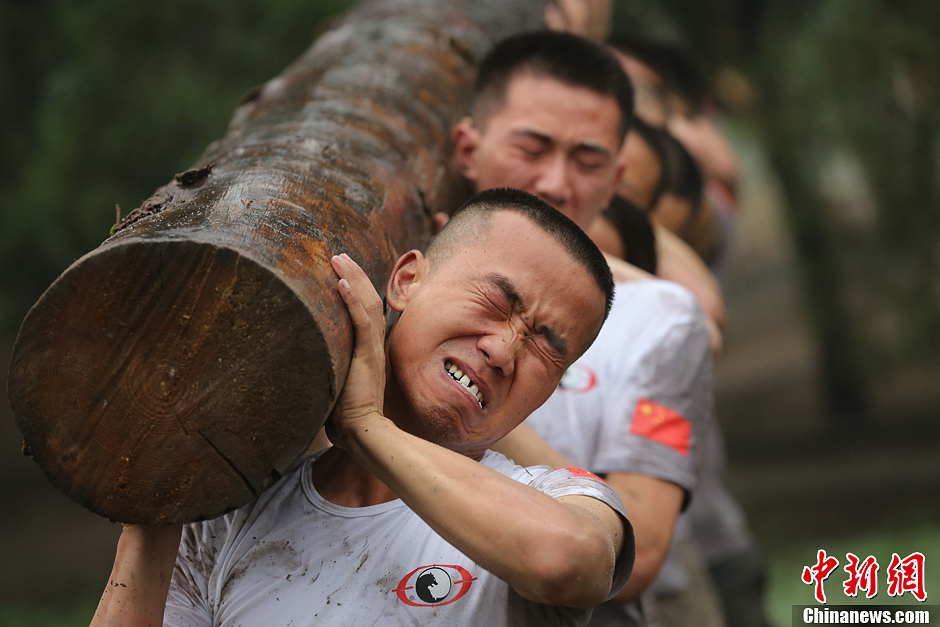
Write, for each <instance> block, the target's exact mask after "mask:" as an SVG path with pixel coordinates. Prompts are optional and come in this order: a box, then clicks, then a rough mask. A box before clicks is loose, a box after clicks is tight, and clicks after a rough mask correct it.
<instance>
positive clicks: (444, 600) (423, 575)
mask: <svg viewBox="0 0 940 627" xmlns="http://www.w3.org/2000/svg"><path fill="white" fill-rule="evenodd" d="M475 580H476V577H474V576H472V575H471V574H470V572H469V571H468V570H467V569H466V568H464V567H463V566H458V565H457V564H428V565H426V566H418V567H417V568H415V569H414V570H413V571H411V572H410V573H408V574H407V575H405V576H404V577H402V578H401V581H399V582H398V587H397V588H395V593H396V594H398V599H399V600H400V601H401V602H402V603H406V604H408V605H412V606H414V607H438V606H440V605H448V604H450V603H453V602H454V601H456V600H457V599H459V598H460V597H462V596H463V595H465V594H467V591H468V590H470V586H471V585H472V584H473V582H474V581H475Z"/></svg>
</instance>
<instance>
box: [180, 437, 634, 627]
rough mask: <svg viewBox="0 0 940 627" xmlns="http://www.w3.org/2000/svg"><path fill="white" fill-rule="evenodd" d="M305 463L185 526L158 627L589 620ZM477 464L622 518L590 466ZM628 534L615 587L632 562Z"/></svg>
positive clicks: (491, 457) (400, 508)
mask: <svg viewBox="0 0 940 627" xmlns="http://www.w3.org/2000/svg"><path fill="white" fill-rule="evenodd" d="M312 463H313V460H311V461H308V462H306V463H304V464H303V465H302V466H300V467H299V468H298V469H297V470H295V471H294V472H293V473H292V474H290V475H288V476H286V477H284V478H283V479H282V480H281V481H280V482H279V483H278V484H276V485H275V486H273V487H272V488H271V489H269V490H268V491H266V492H265V493H264V494H262V495H261V496H260V497H259V498H258V499H257V500H256V501H255V502H253V503H251V504H249V505H247V506H245V507H242V508H241V509H238V510H236V511H234V512H232V513H229V514H226V515H225V516H222V517H220V518H216V519H214V520H210V521H206V522H200V523H193V524H190V525H187V526H186V527H185V528H184V531H183V539H182V543H181V545H180V554H179V556H178V558H177V563H176V568H175V569H174V572H173V579H172V582H171V584H170V594H169V598H168V600H167V609H166V613H165V616H164V624H166V625H180V626H183V625H185V626H189V625H220V626H221V625H225V626H229V625H231V626H232V627H235V626H237V625H244V626H245V627H249V626H255V625H259V626H267V625H271V626H278V627H281V626H292V627H302V626H305V625H343V626H344V627H353V626H358V625H400V624H404V625H487V626H499V625H507V626H508V625H533V626H536V625H538V626H541V625H585V624H587V621H588V619H589V617H590V610H581V609H575V608H566V607H556V606H548V605H542V604H539V603H532V602H530V601H526V600H525V599H523V598H522V597H520V596H519V595H518V594H516V593H515V592H514V591H513V590H512V589H511V588H510V587H509V586H508V585H507V584H506V583H505V582H504V581H502V580H501V579H499V578H497V577H496V576H495V575H493V574H491V573H489V572H488V571H486V570H484V569H483V568H481V567H480V566H478V565H477V564H475V563H474V562H473V561H472V560H471V559H469V558H468V557H466V556H465V555H463V554H462V553H461V552H460V551H458V550H457V549H455V548H454V547H453V546H451V545H450V544H449V543H448V542H447V541H446V540H444V539H443V538H441V537H440V536H439V535H438V534H437V533H436V532H435V531H434V530H432V529H431V528H430V527H429V526H428V525H427V524H426V523H425V522H424V521H423V520H422V519H421V518H419V517H418V516H417V514H415V513H414V512H413V511H412V510H411V509H409V508H408V507H407V506H406V505H405V503H404V502H403V501H401V500H394V501H390V502H387V503H381V504H379V505H372V506H368V507H342V506H339V505H336V504H333V503H331V502H329V501H327V500H325V499H324V498H323V497H321V496H320V495H319V494H318V493H317V491H316V489H315V488H314V486H313V483H312V480H311V465H312ZM481 463H482V464H484V465H486V466H488V467H489V468H492V469H493V470H496V471H497V472H500V473H501V474H503V475H505V476H507V477H510V478H512V479H515V480H517V481H520V482H522V483H525V484H528V485H530V486H532V487H533V488H535V489H537V490H539V491H541V492H544V493H545V494H548V495H549V496H551V497H553V498H558V497H561V496H567V495H586V496H591V497H594V498H597V499H599V500H601V501H603V502H605V503H607V504H608V505H610V506H611V507H612V508H613V509H615V510H616V511H617V512H618V513H620V514H621V516H623V515H624V514H623V506H622V505H621V504H620V500H619V499H618V498H617V495H616V494H615V493H614V492H613V491H612V490H611V489H610V488H609V487H608V486H607V485H606V484H605V483H603V482H602V481H599V480H597V479H596V478H592V477H591V476H589V475H588V473H583V474H582V473H579V472H578V471H577V470H576V469H575V471H574V472H572V471H570V470H568V469H555V470H550V469H548V468H547V467H545V466H533V467H530V468H523V467H521V466H518V465H516V464H514V463H513V462H511V461H510V460H508V459H506V458H505V457H503V456H502V455H500V454H499V453H495V452H493V451H488V452H487V453H486V455H484V457H483V459H482V460H481ZM582 472H583V471H582ZM506 517H507V520H508V519H511V517H512V512H506ZM627 530H628V533H627V534H626V537H625V540H624V549H623V551H622V552H621V554H620V557H619V559H618V560H617V566H616V571H615V575H614V585H613V588H612V591H611V592H612V594H614V593H616V592H617V591H619V590H620V588H622V587H623V584H624V583H625V581H626V578H627V576H629V572H630V570H631V568H632V565H633V542H632V532H630V529H629V524H628V525H627Z"/></svg>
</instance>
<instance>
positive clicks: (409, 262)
mask: <svg viewBox="0 0 940 627" xmlns="http://www.w3.org/2000/svg"><path fill="white" fill-rule="evenodd" d="M332 265H333V268H334V270H335V271H336V274H337V275H338V276H339V281H338V285H337V289H338V291H339V293H340V294H341V296H342V298H343V300H344V302H345V303H346V306H347V308H348V310H349V313H350V317H351V319H352V321H353V325H354V328H355V334H356V341H355V353H354V357H353V361H352V364H351V366H350V370H349V374H348V377H347V379H346V384H345V387H344V388H343V391H342V393H341V395H340V398H339V400H338V402H337V405H336V407H335V409H334V411H333V414H332V416H331V418H330V421H329V423H328V430H329V433H330V436H331V439H332V441H333V442H334V446H333V447H332V448H330V449H329V450H328V451H326V452H325V453H323V454H321V455H319V456H317V457H316V458H314V459H312V460H310V461H308V462H306V463H304V464H303V465H301V466H300V467H299V468H298V469H297V470H296V471H295V472H293V473H292V474H290V475H288V476H286V477H284V478H283V479H282V480H281V481H280V482H278V483H277V484H275V486H273V487H272V488H271V489H269V490H268V491H267V492H265V493H264V494H262V495H261V496H260V497H259V498H258V499H257V500H256V501H254V502H253V503H251V504H249V505H246V506H245V507H243V508H241V509H238V510H236V511H235V512H232V513H229V514H226V515H225V516H222V517H220V518H217V519H214V520H210V521H206V522H201V523H194V524H191V525H187V526H186V527H185V528H184V529H183V530H182V541H180V537H181V530H180V528H179V527H165V528H153V527H141V526H126V527H125V529H124V531H123V532H122V534H121V538H120V540H119V542H118V548H117V555H116V558H115V563H114V568H113V570H112V573H111V577H110V579H109V582H108V584H107V586H106V588H105V591H104V594H103V595H102V598H101V601H100V603H99V607H98V610H97V612H96V614H95V618H94V620H93V623H92V624H93V625H96V626H101V625H145V624H146V625H151V624H159V623H160V621H161V620H163V621H165V623H166V624H171V625H209V624H226V625H228V624H245V625H263V624H277V625H288V624H290V625H308V624H310V625H312V624H349V625H359V624H400V623H406V622H407V623H416V624H455V625H462V624H463V625H471V624H472V625H510V624H512V625H562V624H564V625H582V624H585V623H586V622H587V620H588V617H589V616H590V609H589V608H591V607H592V606H594V605H596V604H598V603H600V602H602V601H603V600H604V599H606V598H608V597H610V596H611V595H612V594H615V593H616V592H617V591H618V590H619V588H620V587H621V586H622V585H623V582H624V581H625V579H626V577H627V576H628V575H629V571H630V568H631V566H632V563H633V540H632V531H631V529H630V525H629V523H627V521H626V519H625V517H624V514H623V510H622V509H621V505H620V503H619V500H618V498H617V496H616V494H615V493H614V492H613V491H612V490H611V489H610V488H609V487H608V486H607V485H605V484H604V483H603V482H601V481H599V480H597V479H596V478H595V477H593V476H592V475H590V473H587V472H585V471H581V470H578V469H574V468H568V469H556V470H549V469H547V468H544V467H540V468H529V469H526V468H522V467H519V466H516V465H515V464H513V463H511V462H510V461H509V460H507V459H506V458H505V457H503V456H502V455H500V454H498V453H494V452H492V451H489V450H488V447H489V446H490V445H491V444H492V443H493V442H495V441H497V440H498V439H500V438H501V437H502V436H504V435H505V434H506V433H507V432H509V431H510V430H512V429H513V428H514V427H516V426H517V425H518V424H519V423H520V422H521V421H522V420H523V419H524V418H525V417H526V416H527V415H528V414H529V413H530V412H531V411H532V410H533V409H534V408H535V407H537V406H538V405H539V404H540V403H542V402H543V401H544V400H545V399H546V398H547V397H548V396H549V395H550V394H551V392H552V391H553V390H554V389H555V387H556V385H557V384H558V382H559V380H560V379H561V376H562V374H563V373H564V371H565V369H566V368H567V367H568V366H569V365H571V363H573V362H574V360H575V359H577V357H578V356H579V355H580V354H581V353H582V352H583V351H584V350H585V349H586V348H587V347H588V346H589V345H590V343H591V342H592V340H593V339H594V337H595V336H596V335H597V333H598V331H599V329H600V327H601V324H602V323H603V320H604V319H605V317H606V314H607V311H608V310H609V308H610V302H611V298H612V290H613V284H612V279H611V276H610V272H609V269H608V267H607V265H606V263H605V262H604V258H603V257H602V255H601V253H600V252H599V251H598V250H597V249H596V247H595V246H594V245H593V243H591V241H590V240H589V239H588V238H587V237H586V236H585V235H584V233H583V232H581V231H580V230H579V229H578V228H577V227H576V226H575V225H574V224H573V223H572V222H571V221H570V220H568V219H567V218H565V217H564V216H561V215H560V214H558V213H557V212H556V211H555V210H554V209H552V208H551V207H549V206H548V205H546V204H545V203H543V202H541V201H539V200H538V199H536V198H534V197H532V196H529V195H528V194H524V193H522V192H517V191H514V190H492V191H489V192H485V193H483V194H480V195H478V196H477V197H475V198H474V199H472V200H471V201H470V202H469V203H468V204H467V206H466V207H465V208H464V209H463V211H461V212H459V213H458V214H457V215H456V216H455V217H454V218H453V219H452V220H451V221H450V223H449V224H448V225H447V227H446V228H445V229H444V230H443V231H442V232H441V234H440V235H439V236H438V237H437V239H436V240H435V242H434V243H433V244H432V246H431V247H430V248H429V249H428V251H427V253H426V254H425V255H423V254H421V253H420V252H418V251H415V250H412V251H410V252H408V253H406V254H404V255H403V256H402V257H401V258H400V259H399V260H398V262H397V263H396V265H395V267H394V269H393V270H392V273H391V278H390V280H389V282H388V286H387V288H386V290H385V297H386V298H385V300H386V304H387V306H388V308H390V310H391V311H392V312H393V315H394V316H396V317H397V321H396V322H395V323H394V325H393V326H392V327H391V330H390V331H389V333H388V337H387V338H386V337H385V328H386V325H385V320H384V317H383V312H382V301H381V299H380V298H379V296H378V294H377V293H376V292H375V289H374V288H373V286H372V284H371V283H370V282H369V280H368V278H367V277H366V275H365V274H364V273H363V272H362V270H361V269H360V268H359V267H358V266H357V265H356V264H355V263H354V262H353V261H352V260H351V259H350V258H348V257H346V256H345V255H340V256H337V257H334V258H333V259H332ZM174 563H175V568H174ZM168 591H169V593H168ZM164 610H165V613H164Z"/></svg>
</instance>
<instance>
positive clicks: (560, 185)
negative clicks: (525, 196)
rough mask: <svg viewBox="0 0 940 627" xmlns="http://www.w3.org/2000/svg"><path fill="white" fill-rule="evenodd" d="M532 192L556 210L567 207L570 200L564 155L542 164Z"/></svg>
mask: <svg viewBox="0 0 940 627" xmlns="http://www.w3.org/2000/svg"><path fill="white" fill-rule="evenodd" d="M532 192H533V193H534V194H535V195H536V196H538V197H539V198H541V199H542V200H544V201H545V202H547V203H548V204H550V205H552V206H554V207H555V208H556V209H562V208H564V207H566V206H567V205H568V202H569V201H570V200H571V186H570V185H569V181H568V167H567V162H566V160H565V155H563V154H558V155H557V156H555V157H554V158H552V159H550V160H546V161H545V162H544V166H543V168H542V170H541V171H540V172H539V176H538V178H537V179H536V181H535V184H534V186H533V189H532Z"/></svg>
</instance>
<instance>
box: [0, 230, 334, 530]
mask: <svg viewBox="0 0 940 627" xmlns="http://www.w3.org/2000/svg"><path fill="white" fill-rule="evenodd" d="M141 279H144V280H141ZM328 355H329V352H328V350H327V347H326V343H325V341H324V338H323V333H322V330H321V329H319V328H318V325H317V324H316V323H315V322H314V320H313V319H312V316H311V314H310V312H309V311H308V310H307V308H306V307H305V306H304V304H303V303H301V302H300V300H299V299H298V297H297V296H296V295H295V294H294V292H293V291H292V290H291V289H289V288H288V287H287V286H286V285H285V284H284V283H283V282H282V281H281V280H280V279H279V278H278V277H277V276H276V275H275V274H274V273H273V272H272V271H271V270H268V269H265V268H264V267H262V266H261V265H259V264H256V263H254V262H253V261H251V260H249V259H247V258H246V257H244V256H241V255H240V254H239V253H237V252H236V251H234V250H231V249H229V248H223V247H218V246H214V245H211V244H206V243H199V242H193V241H148V240H131V241H121V242H117V243H116V244H114V245H111V246H109V247H107V248H106V249H104V250H101V249H99V250H98V251H95V254H90V255H87V256H85V257H84V258H82V259H80V260H79V261H77V262H76V263H75V264H74V265H73V266H72V267H71V268H69V270H68V271H66V272H65V273H64V274H63V275H62V276H61V277H59V279H58V280H57V281H56V282H55V283H53V285H52V286H50V288H49V289H48V290H47V291H46V293H45V294H44V295H43V296H42V298H41V299H40V300H39V301H38V302H37V303H36V305H34V307H33V309H32V310H31V311H30V312H29V314H28V315H27V317H26V319H25V320H24V322H23V325H22V327H21V329H20V333H19V336H18V338H17V342H16V346H15V348H14V355H13V360H12V363H11V369H10V379H9V380H10V385H9V389H10V403H11V406H12V408H13V412H14V416H15V418H16V421H17V423H18V425H19V427H20V430H21V432H22V434H23V437H24V440H25V442H24V445H25V446H28V448H29V449H30V451H31V453H32V455H33V457H34V458H35V460H36V461H37V463H39V465H40V466H41V467H42V468H43V470H44V471H45V472H46V474H47V475H48V476H49V479H50V480H51V481H52V483H53V484H55V485H56V486H57V487H58V488H59V489H61V490H63V491H64V492H65V493H66V494H68V495H69V496H71V497H72V498H73V499H75V500H76V501H78V502H79V503H81V504H82V505H84V506H86V507H88V508H89V509H91V510H92V511H94V512H97V513H99V514H101V515H103V516H106V517H108V518H110V519H112V520H118V521H122V522H131V523H149V524H167V523H178V522H189V521H193V520H199V519H204V518H209V517H214V516H217V515H220V514H222V513H224V512H226V511H229V510H231V509H234V508H236V507H238V506H241V505H243V504H245V503H247V502H248V501H250V500H251V499H252V498H254V497H255V496H256V495H257V494H259V493H260V492H261V491H262V490H263V489H265V488H266V487H268V486H269V485H271V483H273V482H274V481H275V480H276V479H277V478H278V477H279V476H280V475H281V474H282V473H283V472H285V471H286V470H287V468H288V467H289V466H290V465H291V463H292V462H294V461H295V460H296V458H297V456H298V455H299V454H300V453H301V452H302V451H303V450H304V448H305V447H306V445H307V444H308V443H309V441H310V440H311V438H312V437H313V436H314V434H315V433H316V431H317V429H319V427H320V426H321V425H322V423H323V421H324V420H325V418H326V416H327V414H328V412H329V410H330V408H331V406H332V402H333V397H334V395H335V387H336V376H335V373H334V371H333V370H334V368H333V365H332V364H331V362H330V360H329V357H328Z"/></svg>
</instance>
